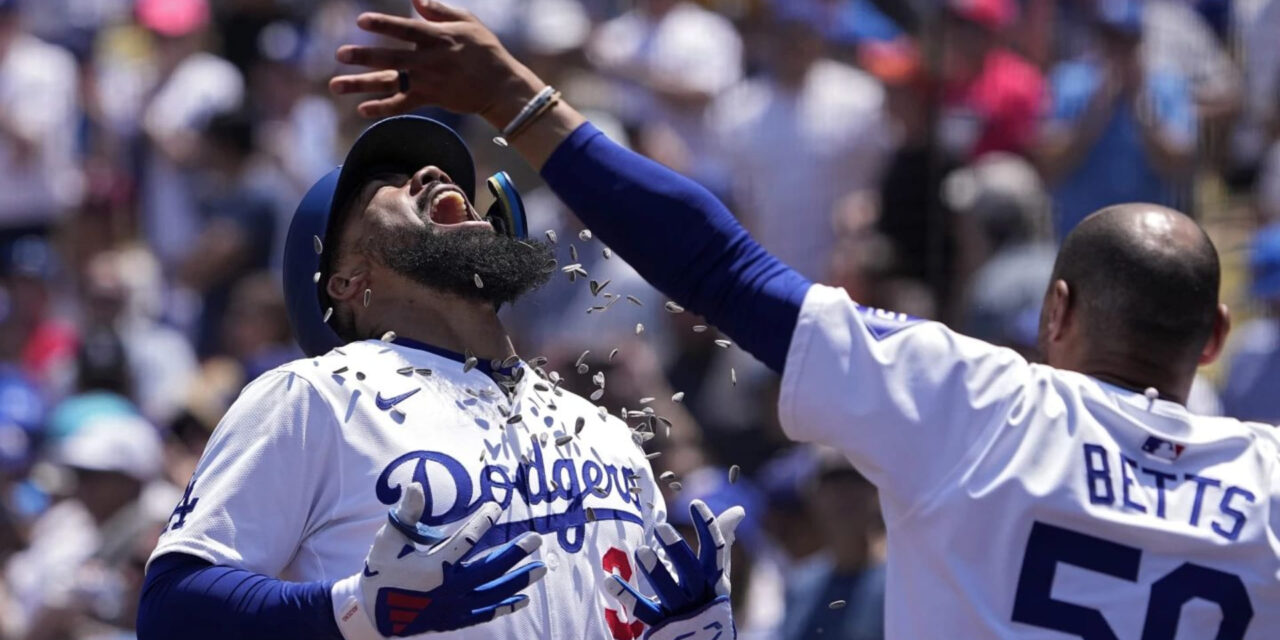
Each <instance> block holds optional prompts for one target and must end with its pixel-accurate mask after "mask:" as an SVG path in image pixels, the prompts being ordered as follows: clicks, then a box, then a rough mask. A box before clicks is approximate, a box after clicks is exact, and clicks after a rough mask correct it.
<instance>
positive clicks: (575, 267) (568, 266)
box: [560, 262, 582, 273]
mask: <svg viewBox="0 0 1280 640" xmlns="http://www.w3.org/2000/svg"><path fill="white" fill-rule="evenodd" d="M581 268H582V265H580V264H578V263H576V262H575V263H573V264H566V265H565V266H563V267H560V271H562V272H564V273H573V272H574V271H577V270H578V269H581Z"/></svg>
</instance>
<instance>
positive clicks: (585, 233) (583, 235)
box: [578, 229, 591, 242]
mask: <svg viewBox="0 0 1280 640" xmlns="http://www.w3.org/2000/svg"><path fill="white" fill-rule="evenodd" d="M578 239H579V240H581V241H583V242H586V241H588V240H590V239H591V230H590V229H583V230H582V231H579V232H578Z"/></svg>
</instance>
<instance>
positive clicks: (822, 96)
mask: <svg viewBox="0 0 1280 640" xmlns="http://www.w3.org/2000/svg"><path fill="white" fill-rule="evenodd" d="M773 6H774V12H773V16H772V20H771V21H770V27H769V29H768V31H767V36H766V42H765V43H764V47H765V51H766V53H765V55H763V56H761V58H762V59H764V60H767V61H769V66H768V69H767V71H766V73H765V74H763V75H762V76H760V77H757V78H752V79H750V80H747V81H745V82H744V83H742V84H740V85H738V86H736V87H734V88H733V89H731V90H729V91H727V92H726V93H725V94H724V95H723V96H721V97H720V98H719V99H718V100H717V101H716V103H715V105H714V106H713V107H712V109H711V111H710V121H711V123H712V126H714V127H716V128H718V138H719V140H720V141H721V142H720V144H721V148H722V149H723V155H724V160H723V163H724V165H725V166H726V167H728V169H729V175H730V176H731V178H730V180H731V193H732V194H733V196H734V202H736V203H737V204H738V207H737V211H738V213H739V215H741V216H742V218H743V223H744V224H745V225H746V226H747V228H748V229H750V230H751V232H752V234H753V235H755V237H757V238H761V240H762V241H763V242H764V245H765V247H766V248H768V249H769V250H770V251H771V252H773V253H774V254H775V255H777V256H778V257H780V258H781V259H783V260H785V261H787V263H788V264H791V265H794V266H795V268H796V269H797V270H799V271H800V272H801V273H803V274H804V275H806V276H808V277H810V278H813V279H814V280H824V279H826V278H827V277H828V275H829V274H828V273H827V265H828V263H829V261H830V259H831V251H832V249H833V247H834V246H835V241H836V238H835V236H836V234H835V233H834V231H835V226H836V225H835V221H834V215H835V213H836V205H837V203H838V202H839V201H840V200H841V199H842V198H844V197H846V196H848V195H849V194H850V193H852V192H855V191H861V190H865V189H870V188H873V187H874V186H875V185H876V184H878V182H879V180H880V175H881V172H882V170H883V168H884V164H885V161H886V159H887V157H888V154H889V153H890V151H891V150H892V139H891V135H890V132H889V129H888V127H887V126H886V125H887V120H886V117H885V114H884V108H885V95H884V89H883V88H882V87H881V86H880V84H879V83H878V82H877V81H876V80H875V79H874V78H873V77H871V76H870V75H868V74H866V73H864V72H862V71H860V70H858V69H856V68H854V67H850V66H848V65H845V64H842V63H839V62H836V61H834V60H831V59H830V58H828V57H826V55H825V51H824V42H823V40H822V35H821V32H820V31H819V29H820V28H821V27H822V25H821V23H820V22H819V20H821V19H822V17H823V12H822V7H821V6H820V3H818V2H815V1H814V0H793V1H791V2H786V3H781V2H779V3H774V5H773Z"/></svg>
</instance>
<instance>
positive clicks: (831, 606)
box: [827, 600, 849, 611]
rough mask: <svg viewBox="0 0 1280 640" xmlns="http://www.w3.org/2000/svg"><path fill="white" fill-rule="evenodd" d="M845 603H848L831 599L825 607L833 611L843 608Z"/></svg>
mask: <svg viewBox="0 0 1280 640" xmlns="http://www.w3.org/2000/svg"><path fill="white" fill-rule="evenodd" d="M847 604H849V603H847V602H845V601H844V600H832V601H831V602H830V603H828V604H827V608H828V609H831V610H833V611H834V610H836V609H843V608H844V607H845V605H847Z"/></svg>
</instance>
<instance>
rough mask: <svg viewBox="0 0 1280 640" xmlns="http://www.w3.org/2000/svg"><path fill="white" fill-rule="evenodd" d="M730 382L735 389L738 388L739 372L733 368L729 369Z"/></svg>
mask: <svg viewBox="0 0 1280 640" xmlns="http://www.w3.org/2000/svg"><path fill="white" fill-rule="evenodd" d="M729 382H730V383H732V384H733V386H735V387H736V386H738V372H737V371H735V370H734V368H733V367H729Z"/></svg>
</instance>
